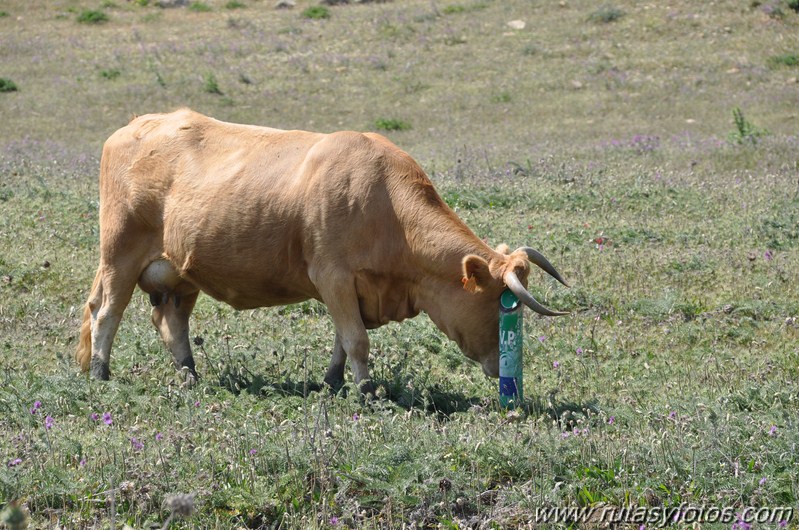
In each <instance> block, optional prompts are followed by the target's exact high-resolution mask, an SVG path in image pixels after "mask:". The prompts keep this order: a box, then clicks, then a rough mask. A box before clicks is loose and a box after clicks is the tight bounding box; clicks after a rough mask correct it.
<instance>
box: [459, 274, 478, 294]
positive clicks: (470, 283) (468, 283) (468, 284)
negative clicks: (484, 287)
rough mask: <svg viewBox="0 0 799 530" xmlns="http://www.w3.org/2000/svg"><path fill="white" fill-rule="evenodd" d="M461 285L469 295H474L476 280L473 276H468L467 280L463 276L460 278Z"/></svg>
mask: <svg viewBox="0 0 799 530" xmlns="http://www.w3.org/2000/svg"><path fill="white" fill-rule="evenodd" d="M461 283H462V284H463V288H464V289H466V290H467V291H469V292H470V293H472V294H474V293H475V291H477V280H475V279H474V276H469V277H468V278H467V277H466V276H464V277H463V278H461Z"/></svg>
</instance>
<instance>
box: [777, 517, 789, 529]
mask: <svg viewBox="0 0 799 530" xmlns="http://www.w3.org/2000/svg"><path fill="white" fill-rule="evenodd" d="M779 527H780V528H787V527H788V521H786V520H785V519H783V520H782V521H780V522H779Z"/></svg>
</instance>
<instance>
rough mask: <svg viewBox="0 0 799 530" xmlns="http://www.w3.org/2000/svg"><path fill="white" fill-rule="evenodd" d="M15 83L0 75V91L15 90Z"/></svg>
mask: <svg viewBox="0 0 799 530" xmlns="http://www.w3.org/2000/svg"><path fill="white" fill-rule="evenodd" d="M16 91H17V84H16V83H15V82H14V81H12V80H11V79H7V78H5V77H0V92H16Z"/></svg>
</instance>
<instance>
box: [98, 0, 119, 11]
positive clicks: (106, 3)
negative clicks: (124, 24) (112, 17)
mask: <svg viewBox="0 0 799 530" xmlns="http://www.w3.org/2000/svg"><path fill="white" fill-rule="evenodd" d="M100 6H101V7H102V8H104V9H115V8H116V7H118V6H117V5H116V3H115V2H114V1H113V0H103V3H102V4H100Z"/></svg>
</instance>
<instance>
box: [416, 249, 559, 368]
mask: <svg viewBox="0 0 799 530" xmlns="http://www.w3.org/2000/svg"><path fill="white" fill-rule="evenodd" d="M530 263H534V264H535V265H538V266H539V267H541V268H542V269H543V270H544V271H546V272H547V273H549V274H550V275H551V276H553V277H554V278H555V279H556V280H558V281H559V282H561V283H562V284H563V285H566V286H568V284H567V283H566V282H565V281H564V280H563V278H562V277H561V275H560V274H559V273H558V271H557V270H555V267H553V266H552V264H550V263H549V261H547V259H546V258H545V257H544V256H542V255H541V254H540V253H539V252H537V251H536V250H533V249H532V248H529V247H522V248H519V249H517V250H516V251H514V252H509V249H508V247H507V246H506V245H500V246H499V247H498V248H497V250H496V252H493V253H492V254H491V256H490V257H489V259H486V258H484V257H481V256H478V255H474V254H470V255H468V256H465V257H464V258H463V261H462V268H463V277H462V279H461V283H462V287H461V286H457V285H453V284H450V288H449V289H448V291H449V292H447V293H446V295H445V294H444V293H440V295H442V296H441V297H440V299H439V300H440V303H439V304H437V307H436V309H437V311H435V313H436V314H434V313H433V312H430V316H431V318H432V319H433V321H434V322H435V323H436V325H437V326H438V327H439V328H440V329H441V330H442V331H444V333H446V335H447V336H448V337H449V338H450V339H452V340H454V341H455V342H457V343H458V346H459V347H460V349H461V351H463V353H465V354H466V356H467V357H469V358H470V359H473V360H474V361H477V362H478V363H480V365H481V366H482V367H483V372H485V374H486V375H488V376H491V377H497V376H499V298H500V296H501V294H502V292H503V291H504V290H505V289H506V288H507V289H510V290H511V291H512V292H513V293H514V294H515V295H516V296H517V297H518V298H519V300H520V301H521V302H522V303H523V304H524V305H526V306H528V307H529V308H530V309H532V310H533V311H535V312H536V313H539V314H542V315H547V316H558V315H566V314H568V313H564V312H560V311H552V310H550V309H548V308H546V307H544V306H543V305H541V304H540V303H539V302H538V301H536V299H535V298H533V296H532V295H531V294H530V293H529V292H528V291H527V288H526V287H525V286H526V284H527V276H528V274H529V273H530Z"/></svg>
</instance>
